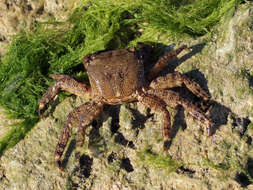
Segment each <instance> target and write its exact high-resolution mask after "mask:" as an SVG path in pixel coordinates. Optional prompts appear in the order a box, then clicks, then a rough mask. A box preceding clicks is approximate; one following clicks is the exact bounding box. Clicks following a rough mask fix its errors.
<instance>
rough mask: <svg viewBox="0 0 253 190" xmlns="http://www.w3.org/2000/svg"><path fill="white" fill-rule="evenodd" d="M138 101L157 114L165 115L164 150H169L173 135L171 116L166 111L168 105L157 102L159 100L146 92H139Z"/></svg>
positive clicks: (160, 101) (161, 101)
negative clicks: (171, 134)
mask: <svg viewBox="0 0 253 190" xmlns="http://www.w3.org/2000/svg"><path fill="white" fill-rule="evenodd" d="M137 99H138V101H139V102H140V103H142V104H143V105H145V106H147V107H149V108H150V109H152V110H154V111H155V112H157V113H162V115H163V142H164V144H163V150H164V151H165V150H167V149H168V144H169V140H170V133H171V131H170V130H171V121H170V114H169V112H168V110H167V109H166V104H165V102H164V101H163V100H159V99H158V100H157V98H156V97H155V96H153V95H150V94H147V93H145V92H141V93H140V92H139V94H138V97H137Z"/></svg>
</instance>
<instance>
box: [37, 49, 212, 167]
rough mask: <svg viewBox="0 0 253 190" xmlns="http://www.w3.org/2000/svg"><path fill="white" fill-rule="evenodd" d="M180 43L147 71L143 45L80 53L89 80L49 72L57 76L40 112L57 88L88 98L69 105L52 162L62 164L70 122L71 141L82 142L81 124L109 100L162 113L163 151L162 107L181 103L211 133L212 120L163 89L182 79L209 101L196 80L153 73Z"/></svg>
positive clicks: (166, 118)
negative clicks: (73, 135) (76, 129)
mask: <svg viewBox="0 0 253 190" xmlns="http://www.w3.org/2000/svg"><path fill="white" fill-rule="evenodd" d="M186 48H187V47H186V46H185V45H183V46H181V47H179V48H178V49H176V50H174V51H172V52H170V53H168V54H167V55H165V56H163V57H161V58H159V59H158V61H157V62H156V64H155V65H154V66H153V68H151V69H150V70H149V71H145V70H144V64H145V62H146V61H147V59H146V54H148V52H149V48H148V47H146V46H141V47H140V48H139V49H134V50H132V49H118V50H108V51H101V52H97V53H93V54H89V55H87V56H85V57H84V59H83V64H84V67H85V69H86V71H87V72H88V76H89V81H90V85H88V84H85V83H81V82H78V81H76V80H75V79H73V78H71V77H69V76H67V75H55V74H53V75H51V77H52V78H54V79H56V80H57V81H56V83H54V84H53V85H52V86H51V87H49V89H48V90H47V92H46V93H45V94H44V95H43V96H42V98H41V100H40V102H39V114H40V116H41V117H43V110H45V107H46V106H47V104H48V103H49V102H50V101H51V100H52V99H53V98H54V97H55V96H56V95H57V93H58V92H59V90H65V91H68V92H70V93H73V94H75V95H77V96H81V97H84V98H89V99H91V100H90V101H89V102H86V103H84V104H82V105H81V106H79V107H77V108H75V109H74V110H73V111H72V112H70V114H69V115H68V117H67V121H66V124H65V126H64V127H63V129H62V132H61V135H60V138H59V142H58V144H57V147H56V151H55V160H56V162H57V164H58V167H59V168H60V169H63V167H62V155H63V152H64V150H65V147H66V145H67V142H68V140H69V137H70V131H71V128H72V127H73V123H74V122H78V123H79V133H80V134H81V138H80V139H78V141H77V146H82V145H83V143H84V139H85V130H86V127H87V126H88V125H89V124H90V123H91V122H92V121H93V119H94V118H95V117H97V116H98V115H99V113H100V112H101V111H102V110H103V107H104V105H105V104H110V105H115V104H122V103H125V102H132V101H139V102H140V103H142V104H143V105H145V106H147V107H149V108H150V109H151V110H153V111H155V112H157V113H161V114H162V116H163V132H162V134H163V138H164V146H163V150H166V148H167V145H168V143H169V142H170V134H171V121H170V114H169V112H168V110H167V109H166V106H171V107H175V106H176V105H178V104H180V105H182V106H183V107H184V109H185V110H186V111H187V112H188V113H189V114H190V115H192V116H193V117H194V118H195V119H197V120H198V121H200V124H202V125H204V126H205V127H206V131H207V134H208V135H211V132H210V129H211V126H212V122H211V121H210V119H209V118H208V116H206V115H205V113H204V112H203V111H202V110H201V109H200V108H198V107H197V106H196V105H194V104H193V103H191V102H190V101H189V100H187V99H185V98H182V97H181V96H180V94H179V93H177V92H175V91H172V90H169V89H170V88H173V87H180V86H182V85H183V84H184V85H185V86H186V87H187V88H188V89H189V90H190V91H191V92H192V93H194V94H195V95H196V96H198V97H200V98H202V99H203V100H204V101H208V100H209V98H210V96H209V94H208V93H207V92H206V91H205V90H203V89H202V88H201V87H200V85H199V84H198V83H196V82H194V81H193V80H191V79H189V78H188V77H186V76H185V75H183V74H181V73H179V72H173V73H169V74H167V75H165V76H160V77H157V75H158V73H159V72H160V71H161V70H163V68H164V67H165V66H166V65H167V62H168V60H169V59H171V58H173V57H175V56H177V55H178V54H179V53H180V52H181V51H182V50H183V49H186ZM156 77H157V78H156Z"/></svg>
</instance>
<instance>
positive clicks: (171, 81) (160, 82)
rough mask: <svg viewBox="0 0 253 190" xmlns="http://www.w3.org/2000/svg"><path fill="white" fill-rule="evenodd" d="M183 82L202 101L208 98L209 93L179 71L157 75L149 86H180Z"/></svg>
mask: <svg viewBox="0 0 253 190" xmlns="http://www.w3.org/2000/svg"><path fill="white" fill-rule="evenodd" d="M183 84H184V85H185V86H186V87H187V88H188V89H189V90H190V91H192V92H193V93H194V94H195V95H196V96H198V97H201V98H203V100H204V101H208V100H209V99H210V95H209V94H208V93H207V92H206V91H205V90H204V89H203V88H201V86H200V85H199V84H198V83H196V82H195V81H193V80H191V79H190V78H188V77H187V76H185V75H183V74H181V73H179V72H174V73H169V74H167V75H166V76H161V77H158V78H156V79H155V80H153V81H152V82H151V83H150V85H149V86H150V87H151V88H153V89H167V88H174V87H178V86H182V85H183Z"/></svg>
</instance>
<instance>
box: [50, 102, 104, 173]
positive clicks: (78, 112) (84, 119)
mask: <svg viewBox="0 0 253 190" xmlns="http://www.w3.org/2000/svg"><path fill="white" fill-rule="evenodd" d="M102 109H103V103H101V102H95V101H91V102H86V103H84V104H82V105H81V106H79V107H77V108H76V109H74V110H73V111H72V112H71V113H70V114H69V115H68V117H67V122H66V124H65V126H64V127H63V129H62V132H61V135H60V138H59V142H58V144H57V146H56V150H55V154H54V158H55V161H56V163H57V165H58V167H59V168H60V169H61V170H63V167H62V160H61V157H62V154H63V152H64V150H65V147H66V145H67V143H68V140H69V137H70V131H71V129H72V127H73V125H74V124H76V123H77V125H78V126H79V127H80V128H82V129H80V130H81V133H82V134H81V135H83V136H82V138H81V139H79V142H78V143H77V145H79V146H82V145H83V143H84V139H85V128H86V126H87V125H89V124H90V123H91V122H92V121H93V119H94V118H95V117H96V116H98V114H99V113H100V112H101V111H102ZM80 130H79V131H80Z"/></svg>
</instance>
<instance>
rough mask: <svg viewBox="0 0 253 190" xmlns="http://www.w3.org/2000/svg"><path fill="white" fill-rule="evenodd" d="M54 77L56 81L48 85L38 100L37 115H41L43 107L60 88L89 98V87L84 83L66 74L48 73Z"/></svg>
mask: <svg viewBox="0 0 253 190" xmlns="http://www.w3.org/2000/svg"><path fill="white" fill-rule="evenodd" d="M50 76H51V78H53V79H56V80H57V81H56V83H54V84H53V85H52V86H50V87H49V88H48V90H47V92H46V93H45V94H44V95H43V96H42V98H41V100H40V102H39V115H40V117H43V109H44V108H45V107H46V106H47V104H48V103H49V102H50V101H51V100H52V99H53V98H54V97H55V96H56V95H57V94H58V92H59V91H60V89H62V90H65V91H68V92H70V93H72V94H75V95H77V96H81V97H85V98H89V97H91V90H90V87H89V86H88V85H86V84H84V83H80V82H77V81H76V80H75V79H73V78H71V77H69V76H67V75H50Z"/></svg>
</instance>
